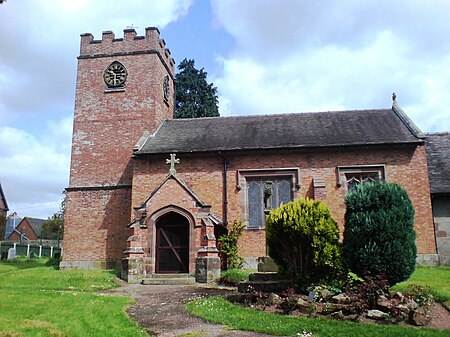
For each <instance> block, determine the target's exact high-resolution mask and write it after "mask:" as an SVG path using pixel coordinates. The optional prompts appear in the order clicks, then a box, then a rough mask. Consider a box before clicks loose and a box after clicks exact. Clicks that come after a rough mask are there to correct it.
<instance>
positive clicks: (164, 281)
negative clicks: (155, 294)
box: [141, 274, 195, 285]
mask: <svg viewBox="0 0 450 337" xmlns="http://www.w3.org/2000/svg"><path fill="white" fill-rule="evenodd" d="M141 284H144V285H189V284H195V277H193V276H192V275H189V274H153V275H147V277H145V278H144V279H142V281H141Z"/></svg>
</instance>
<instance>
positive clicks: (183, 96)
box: [174, 59, 219, 118]
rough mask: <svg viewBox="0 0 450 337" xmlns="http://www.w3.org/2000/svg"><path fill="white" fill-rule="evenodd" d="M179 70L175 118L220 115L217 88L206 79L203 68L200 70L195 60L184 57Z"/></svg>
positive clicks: (176, 82)
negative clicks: (196, 66)
mask: <svg viewBox="0 0 450 337" xmlns="http://www.w3.org/2000/svg"><path fill="white" fill-rule="evenodd" d="M178 70H179V73H178V74H176V75H175V97H176V101H175V113H174V118H198V117H218V116H219V107H218V97H217V88H216V87H214V86H213V84H212V83H208V82H207V81H206V75H207V73H206V72H205V71H204V70H203V68H202V69H200V70H198V69H196V68H195V61H194V60H187V59H184V60H183V61H182V62H181V63H180V65H179V66H178Z"/></svg>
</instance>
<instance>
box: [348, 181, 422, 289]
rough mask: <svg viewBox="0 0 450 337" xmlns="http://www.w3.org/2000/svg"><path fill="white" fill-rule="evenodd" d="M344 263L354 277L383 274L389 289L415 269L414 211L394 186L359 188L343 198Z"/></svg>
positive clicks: (371, 185)
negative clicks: (369, 273)
mask: <svg viewBox="0 0 450 337" xmlns="http://www.w3.org/2000/svg"><path fill="white" fill-rule="evenodd" d="M345 204H346V206H347V210H346V213H345V231H344V259H345V262H346V263H347V265H348V267H349V268H350V269H351V270H352V271H353V272H354V273H356V274H358V275H362V273H363V272H364V271H370V272H371V273H372V274H384V275H385V276H386V279H387V280H388V281H389V284H390V285H391V286H392V285H394V284H396V283H398V282H402V281H405V280H407V279H408V278H409V277H410V276H411V274H412V273H413V272H414V269H415V265H416V254H417V248H416V243H415V239H416V234H415V232H414V208H413V205H412V203H411V200H410V199H409V197H408V194H407V193H406V191H405V190H404V189H403V188H402V187H401V186H399V185H397V184H393V183H382V182H378V183H366V184H363V185H358V186H357V187H356V189H355V190H354V191H352V192H350V193H349V194H348V195H347V197H346V198H345Z"/></svg>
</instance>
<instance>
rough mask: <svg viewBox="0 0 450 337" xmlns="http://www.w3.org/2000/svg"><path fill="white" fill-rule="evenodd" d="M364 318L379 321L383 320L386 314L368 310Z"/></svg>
mask: <svg viewBox="0 0 450 337" xmlns="http://www.w3.org/2000/svg"><path fill="white" fill-rule="evenodd" d="M366 317H367V318H370V319H374V320H377V321H379V320H383V319H385V318H387V317H388V314H387V313H385V312H383V311H381V310H377V309H374V310H369V311H368V312H367V315H366Z"/></svg>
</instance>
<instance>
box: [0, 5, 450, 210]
mask: <svg viewBox="0 0 450 337" xmlns="http://www.w3.org/2000/svg"><path fill="white" fill-rule="evenodd" d="M448 13H450V1H448V0H434V1H427V0H395V1H392V0H389V1H388V0H364V1H360V0H277V1H273V0H245V1H243V0H239V1H237V0H211V1H209V0H164V1H161V0H127V1H118V0H77V1H69V0H39V1H36V0H7V1H6V2H4V3H3V4H1V5H0V183H1V184H2V187H3V191H4V193H5V195H6V199H7V201H8V206H9V209H10V213H11V212H17V213H18V214H19V215H20V216H32V217H39V218H44V219H46V218H47V217H50V216H51V215H52V214H53V213H55V212H57V211H58V209H59V203H60V199H61V197H62V192H63V190H64V188H66V187H67V186H68V181H69V168H70V148H71V133H72V122H73V108H74V95H75V80H76V66H77V59H76V58H77V56H78V55H79V45H80V34H82V33H92V34H93V35H94V38H95V39H101V33H102V31H107V30H112V31H113V32H114V33H115V36H116V37H122V36H123V30H124V29H126V28H130V27H133V28H135V29H136V31H137V33H138V35H144V31H145V28H146V27H158V28H159V29H160V31H161V37H162V38H163V39H164V40H165V41H166V43H167V47H168V48H169V49H170V50H171V53H172V56H173V57H174V59H175V61H176V62H177V64H178V63H179V62H181V61H182V60H183V59H184V58H188V59H194V60H195V62H196V67H197V68H204V70H205V71H206V72H207V73H208V81H210V82H213V83H214V85H215V86H216V87H217V88H218V94H219V111H220V114H221V116H232V115H250V114H274V113H292V112H316V111H334V110H355V109H374V108H389V107H390V106H391V104H392V101H391V95H392V93H393V92H396V94H397V102H398V103H399V104H400V106H402V108H403V110H404V111H405V112H406V113H407V114H408V116H409V117H410V118H411V119H412V120H413V121H414V122H415V123H416V124H417V126H418V127H419V128H420V129H421V130H422V131H424V132H440V131H450V94H449V92H450V43H449V38H448V37H449V36H450V20H449V19H448Z"/></svg>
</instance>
